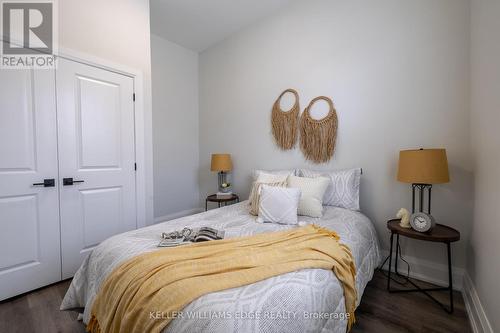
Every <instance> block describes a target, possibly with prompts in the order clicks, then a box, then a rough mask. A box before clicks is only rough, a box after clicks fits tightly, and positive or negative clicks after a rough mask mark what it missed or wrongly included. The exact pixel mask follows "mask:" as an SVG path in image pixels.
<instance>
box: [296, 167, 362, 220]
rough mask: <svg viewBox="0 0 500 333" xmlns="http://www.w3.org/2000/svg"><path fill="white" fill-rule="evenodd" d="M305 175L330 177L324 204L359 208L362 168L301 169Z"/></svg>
mask: <svg viewBox="0 0 500 333" xmlns="http://www.w3.org/2000/svg"><path fill="white" fill-rule="evenodd" d="M300 175H301V176H303V177H310V178H315V177H328V178H329V179H330V184H329V185H328V188H327V189H326V192H325V196H324V197H323V204H324V205H326V206H336V207H341V208H346V209H350V210H359V183H360V180H361V169H360V168H357V169H349V170H337V171H312V170H300Z"/></svg>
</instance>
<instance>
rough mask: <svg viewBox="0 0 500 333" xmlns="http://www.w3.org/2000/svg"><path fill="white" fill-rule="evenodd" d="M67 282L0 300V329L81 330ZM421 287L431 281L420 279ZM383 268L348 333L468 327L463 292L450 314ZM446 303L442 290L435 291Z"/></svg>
mask: <svg viewBox="0 0 500 333" xmlns="http://www.w3.org/2000/svg"><path fill="white" fill-rule="evenodd" d="M69 283H70V281H64V282H61V283H58V284H54V285H52V286H48V287H46V288H43V289H39V290H36V291H34V292H31V293H28V294H25V295H21V296H19V297H16V298H13V299H10V300H7V301H4V302H0V332H2V333H3V332H9V333H31V332H37V333H45V332H47V333H56V332H76V333H80V332H85V329H84V325H83V324H82V323H81V322H80V321H77V320H76V318H77V314H76V313H74V312H67V311H59V306H60V304H61V301H62V298H63V297H64V294H65V292H66V290H67V289H68V286H69ZM421 284H422V285H423V286H430V285H429V284H426V283H421ZM385 288H386V279H385V276H384V275H383V273H381V272H376V273H375V277H374V278H373V280H372V281H371V282H370V283H369V284H368V286H367V288H366V290H365V293H364V295H363V300H362V302H361V305H360V306H359V307H358V309H357V310H356V324H355V326H354V327H353V329H352V331H351V332H352V333H365V332H369V333H371V332H375V333H379V332H380V333H392V332H398V333H399V332H422V333H423V332H426V333H427V332H429V333H433V332H440V333H444V332H453V333H458V332H471V328H470V324H469V320H468V318H467V314H466V311H465V307H464V302H463V299H462V295H461V294H460V293H459V292H455V295H454V297H455V312H454V313H453V315H449V314H447V313H446V312H444V311H443V310H442V309H441V308H440V307H439V306H438V305H436V304H435V303H434V302H432V301H431V300H429V299H428V298H427V297H426V296H425V295H422V294H420V293H410V294H389V293H388V292H387V291H386V289H385ZM435 296H436V298H438V299H439V300H440V301H443V302H446V301H447V300H448V299H447V295H446V294H444V293H435Z"/></svg>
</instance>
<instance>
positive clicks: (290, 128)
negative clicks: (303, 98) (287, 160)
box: [271, 89, 300, 150]
mask: <svg viewBox="0 0 500 333" xmlns="http://www.w3.org/2000/svg"><path fill="white" fill-rule="evenodd" d="M286 93H292V94H294V95H295V104H294V105H293V106H292V108H291V109H290V110H289V111H283V110H281V107H280V101H281V97H283V95H285V94H286ZM299 112H300V105H299V94H298V93H297V91H295V90H293V89H287V90H285V91H283V92H282V93H281V95H279V97H278V99H277V100H276V102H274V105H273V111H272V114H271V123H272V132H273V136H274V139H275V140H276V144H277V145H278V147H280V148H281V149H283V150H288V149H292V148H293V147H294V146H295V143H296V142H297V132H298V131H297V127H298V122H299Z"/></svg>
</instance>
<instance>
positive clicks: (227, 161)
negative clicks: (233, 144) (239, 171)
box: [210, 154, 233, 193]
mask: <svg viewBox="0 0 500 333" xmlns="http://www.w3.org/2000/svg"><path fill="white" fill-rule="evenodd" d="M232 169H233V163H232V161H231V155H229V154H212V163H211V165H210V170H211V171H217V172H218V177H219V192H222V193H227V192H228V191H229V189H230V186H231V184H229V183H228V182H227V173H228V172H229V171H231V170H232Z"/></svg>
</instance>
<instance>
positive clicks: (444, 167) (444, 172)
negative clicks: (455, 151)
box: [398, 149, 450, 184]
mask: <svg viewBox="0 0 500 333" xmlns="http://www.w3.org/2000/svg"><path fill="white" fill-rule="evenodd" d="M398 181H400V182H403V183H411V184H442V183H448V182H449V181H450V174H449V172H448V159H447V157H446V150H445V149H417V150H402V151H400V152H399V168H398Z"/></svg>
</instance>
